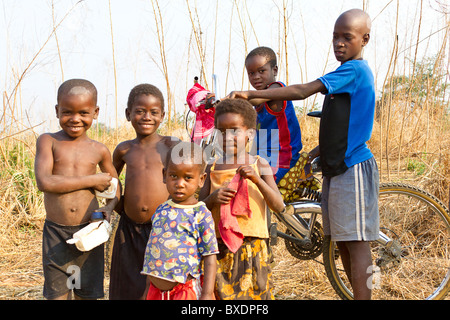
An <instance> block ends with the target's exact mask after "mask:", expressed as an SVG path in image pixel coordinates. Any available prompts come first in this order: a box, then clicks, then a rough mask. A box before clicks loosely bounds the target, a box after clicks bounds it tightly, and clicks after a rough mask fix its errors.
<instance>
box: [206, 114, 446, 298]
mask: <svg viewBox="0 0 450 320" xmlns="http://www.w3.org/2000/svg"><path fill="white" fill-rule="evenodd" d="M308 115H310V116H313V117H320V112H313V113H309V114H308ZM214 140H215V137H214V136H213V137H208V138H206V139H205V140H203V142H202V143H203V144H202V145H203V146H204V147H207V146H210V145H211V144H214ZM311 165H312V168H313V172H315V173H319V172H320V160H319V159H318V158H316V160H315V161H313V162H312V163H311ZM298 192H299V194H300V196H301V197H302V199H301V200H300V201H296V202H292V203H286V208H285V210H284V211H283V212H281V213H276V212H273V213H272V214H273V215H274V216H275V217H276V218H277V220H278V222H280V223H282V224H283V225H284V226H285V228H286V231H284V232H282V231H279V230H278V228H277V227H278V224H277V223H272V224H270V225H269V226H268V227H269V233H270V243H271V245H274V244H275V243H276V241H277V239H278V238H282V239H284V241H285V246H286V249H287V251H288V252H289V253H290V254H291V255H292V256H293V257H295V258H297V259H300V260H310V259H316V258H318V257H319V256H321V255H322V258H323V265H324V268H325V272H326V275H327V278H328V279H329V281H330V283H331V285H332V287H333V289H334V290H335V292H336V293H337V295H338V296H339V297H340V298H342V299H345V300H350V299H353V294H352V291H351V286H350V283H349V281H348V280H347V278H346V275H345V272H344V268H343V267H342V263H341V261H340V259H339V250H338V249H337V246H336V243H335V242H333V241H331V239H330V237H329V236H325V235H324V233H323V228H322V224H321V214H322V209H321V203H320V201H321V193H320V192H318V191H315V190H310V189H303V190H298ZM379 211H380V237H379V239H378V240H377V241H374V242H372V243H371V248H372V261H373V262H374V265H373V268H372V270H369V271H370V272H372V277H371V279H372V283H368V285H370V286H372V289H373V290H372V296H373V298H374V299H443V298H445V296H446V295H447V293H448V291H449V290H450V237H449V235H450V213H449V210H448V208H446V206H445V205H444V204H443V203H442V202H441V201H440V200H439V199H437V198H436V197H435V196H433V195H431V194H430V193H428V192H426V191H424V190H421V189H419V188H417V187H414V186H411V185H407V184H403V183H381V184H380V193H379Z"/></svg>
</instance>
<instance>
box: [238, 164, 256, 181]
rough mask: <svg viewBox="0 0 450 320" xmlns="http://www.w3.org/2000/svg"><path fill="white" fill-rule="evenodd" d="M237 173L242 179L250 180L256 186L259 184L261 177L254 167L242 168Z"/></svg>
mask: <svg viewBox="0 0 450 320" xmlns="http://www.w3.org/2000/svg"><path fill="white" fill-rule="evenodd" d="M236 172H237V173H239V174H240V175H241V177H242V178H245V179H249V180H250V181H251V182H253V183H254V184H257V183H258V181H259V179H260V176H259V175H258V174H257V173H256V171H255V169H253V167H252V166H240V167H239V168H238V169H237V170H236Z"/></svg>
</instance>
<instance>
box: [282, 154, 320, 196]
mask: <svg viewBox="0 0 450 320" xmlns="http://www.w3.org/2000/svg"><path fill="white" fill-rule="evenodd" d="M307 161H308V153H306V152H301V153H300V157H299V159H298V161H297V163H296V164H295V166H293V167H292V168H291V169H290V170H289V171H288V172H286V174H285V175H284V177H283V178H281V180H280V181H279V182H278V190H280V193H281V196H282V197H283V200H284V202H285V203H289V202H294V201H298V200H300V199H301V197H299V195H298V194H297V192H299V191H302V190H303V189H304V188H310V189H311V190H319V189H320V188H321V186H320V182H319V181H318V180H316V179H315V178H314V176H313V175H312V173H311V172H310V171H309V169H310V168H309V166H307Z"/></svg>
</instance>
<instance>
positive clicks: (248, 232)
mask: <svg viewBox="0 0 450 320" xmlns="http://www.w3.org/2000/svg"><path fill="white" fill-rule="evenodd" d="M258 159H259V157H258V158H257V160H256V161H255V163H253V164H251V166H252V167H253V169H254V170H255V172H256V173H257V174H258V175H260V172H259V170H258V165H257V163H258ZM235 174H236V169H227V170H215V163H214V164H213V166H212V167H211V173H210V180H211V189H210V193H212V192H214V191H216V190H217V189H219V188H223V187H226V186H227V185H228V184H229V183H230V181H231V179H233V177H234V175H235ZM248 197H249V202H250V209H251V210H252V217H251V218H249V217H247V216H245V215H244V216H236V217H237V220H238V225H239V228H240V229H241V232H242V234H243V235H244V237H257V238H268V237H269V232H268V228H267V204H266V201H265V200H264V197H263V195H262V194H261V192H260V191H259V189H258V187H257V186H256V185H255V184H254V183H253V182H251V181H250V180H248ZM211 213H212V216H213V218H214V223H215V227H216V235H217V237H218V238H220V234H219V232H218V230H219V226H218V224H219V221H220V206H216V207H215V208H213V210H211Z"/></svg>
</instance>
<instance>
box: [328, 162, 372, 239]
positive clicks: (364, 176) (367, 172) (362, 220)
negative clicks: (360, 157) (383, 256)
mask: <svg viewBox="0 0 450 320" xmlns="http://www.w3.org/2000/svg"><path fill="white" fill-rule="evenodd" d="M378 192H379V176H378V166H377V163H376V161H375V159H374V158H373V157H372V158H370V159H369V160H366V161H363V162H361V163H358V164H356V165H354V166H352V167H350V168H348V169H347V171H345V172H344V173H343V174H340V175H338V176H334V177H324V179H323V185H322V214H323V228H324V233H325V235H331V240H333V241H374V240H377V239H378V237H379V212H378Z"/></svg>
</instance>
